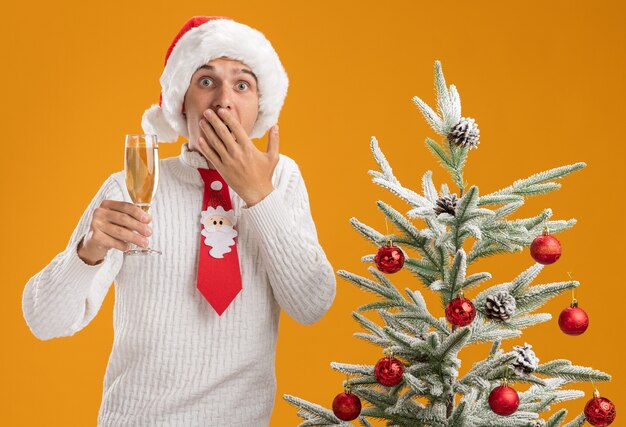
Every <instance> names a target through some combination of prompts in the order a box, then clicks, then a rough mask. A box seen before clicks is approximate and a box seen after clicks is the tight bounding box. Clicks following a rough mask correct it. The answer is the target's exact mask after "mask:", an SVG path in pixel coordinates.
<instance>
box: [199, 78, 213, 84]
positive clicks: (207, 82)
mask: <svg viewBox="0 0 626 427" xmlns="http://www.w3.org/2000/svg"><path fill="white" fill-rule="evenodd" d="M210 81H211V79H207V78H204V79H202V80H200V84H201V85H202V86H209V84H210V83H209V82H210Z"/></svg>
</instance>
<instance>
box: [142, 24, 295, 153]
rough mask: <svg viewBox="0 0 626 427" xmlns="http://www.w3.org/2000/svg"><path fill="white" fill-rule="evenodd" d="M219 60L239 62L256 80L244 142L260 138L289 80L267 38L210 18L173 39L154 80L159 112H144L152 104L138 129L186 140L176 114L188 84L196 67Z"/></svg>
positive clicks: (162, 137)
mask: <svg viewBox="0 0 626 427" xmlns="http://www.w3.org/2000/svg"><path fill="white" fill-rule="evenodd" d="M220 57H227V58H230V59H235V60H239V61H241V62H243V63H244V64H246V65H247V66H248V67H250V68H251V69H252V71H253V72H254V74H255V75H256V76H257V79H258V88H259V115H258V117H257V120H256V122H255V124H254V127H253V128H252V131H251V132H250V138H260V137H262V136H263V135H265V133H266V132H267V131H268V129H269V128H270V127H272V126H273V125H274V124H275V123H277V122H278V116H279V114H280V110H281V109H282V106H283V103H284V101H285V97H286V96H287V88H288V86H289V79H288V77H287V73H286V72H285V70H284V68H283V66H282V64H281V62H280V59H279V58H278V55H277V53H276V51H275V50H274V48H273V47H272V44H271V43H270V42H269V40H267V39H266V38H265V36H264V35H263V34H262V33H261V32H260V31H258V30H255V29H253V28H251V27H249V26H247V25H245V24H241V23H238V22H235V21H232V20H229V19H212V20H210V21H208V22H206V23H204V24H202V25H200V26H198V27H195V28H192V29H190V30H189V31H187V32H186V33H185V34H184V35H183V36H182V37H181V38H180V39H179V40H178V42H177V43H176V45H175V46H174V49H173V50H172V52H171V54H170V56H169V58H168V60H167V64H166V65H165V69H164V70H163V74H162V75H161V78H160V82H161V88H162V91H161V94H162V101H161V109H162V111H161V112H157V111H150V110H152V109H153V108H154V106H153V107H151V108H150V109H149V110H147V111H146V113H144V118H143V120H142V126H143V128H144V131H145V132H148V131H149V130H150V131H154V132H155V133H156V134H157V139H158V140H159V141H175V140H176V139H177V135H176V136H173V135H174V133H177V134H179V135H183V136H184V137H186V138H189V133H188V130H187V121H186V119H185V117H184V116H183V115H182V113H181V110H182V105H183V99H184V97H185V94H186V93H187V89H188V87H189V82H190V81H191V77H192V76H193V74H194V73H195V72H196V70H197V69H198V68H199V67H201V66H202V65H204V64H206V63H207V62H209V61H211V60H212V59H216V58H220ZM164 123H166V124H168V126H169V127H170V128H171V130H172V132H170V130H168V129H167V128H166V126H164ZM159 131H160V132H161V133H159Z"/></svg>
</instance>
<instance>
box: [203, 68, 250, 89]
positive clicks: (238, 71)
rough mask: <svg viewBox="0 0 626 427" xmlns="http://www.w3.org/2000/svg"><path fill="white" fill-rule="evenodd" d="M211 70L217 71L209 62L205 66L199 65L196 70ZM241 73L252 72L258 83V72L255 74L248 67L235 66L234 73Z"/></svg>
mask: <svg viewBox="0 0 626 427" xmlns="http://www.w3.org/2000/svg"><path fill="white" fill-rule="evenodd" d="M202 69H205V70H209V71H215V67H214V66H212V65H208V64H204V65H203V66H201V67H199V68H198V69H197V70H196V72H198V70H202ZM241 73H246V74H250V75H251V76H252V77H254V81H255V82H256V83H257V84H258V83H259V81H258V79H257V78H256V74H254V73H253V72H252V71H250V70H248V69H246V68H235V69H234V70H233V74H241Z"/></svg>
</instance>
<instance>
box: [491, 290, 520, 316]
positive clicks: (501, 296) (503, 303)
mask: <svg viewBox="0 0 626 427" xmlns="http://www.w3.org/2000/svg"><path fill="white" fill-rule="evenodd" d="M485 312H486V313H487V317H489V318H490V319H493V320H509V319H510V318H511V316H512V315H513V314H514V313H515V298H514V297H513V295H511V294H509V293H508V292H507V291H500V292H498V293H497V294H494V295H489V296H488V297H487V299H486V300H485Z"/></svg>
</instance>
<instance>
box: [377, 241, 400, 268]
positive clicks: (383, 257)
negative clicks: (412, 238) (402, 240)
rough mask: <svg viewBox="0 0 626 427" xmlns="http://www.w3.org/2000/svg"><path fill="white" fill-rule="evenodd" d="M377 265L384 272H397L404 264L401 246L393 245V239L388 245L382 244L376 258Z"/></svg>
mask: <svg viewBox="0 0 626 427" xmlns="http://www.w3.org/2000/svg"><path fill="white" fill-rule="evenodd" d="M374 262H376V267H377V268H378V269H379V270H380V271H382V272H383V273H388V274H390V273H395V272H397V271H399V270H400V269H401V268H402V266H403V265H404V253H402V250H400V248H399V247H397V246H393V245H392V244H391V241H389V243H388V244H387V245H384V246H381V247H380V248H379V249H378V252H377V253H376V257H375V258H374Z"/></svg>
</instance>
